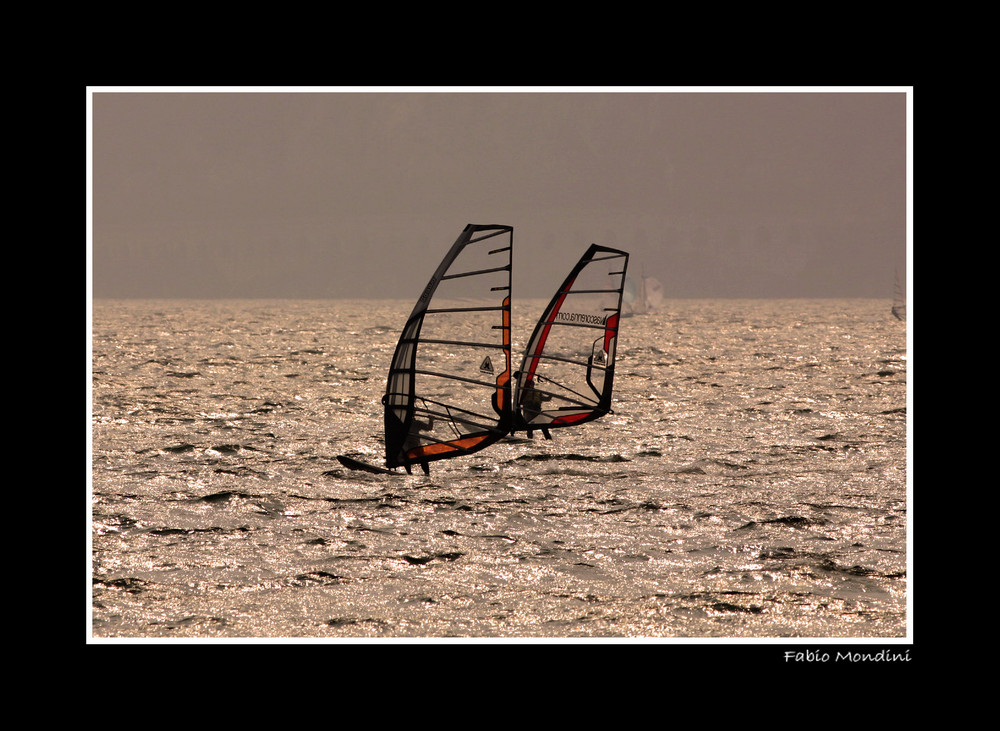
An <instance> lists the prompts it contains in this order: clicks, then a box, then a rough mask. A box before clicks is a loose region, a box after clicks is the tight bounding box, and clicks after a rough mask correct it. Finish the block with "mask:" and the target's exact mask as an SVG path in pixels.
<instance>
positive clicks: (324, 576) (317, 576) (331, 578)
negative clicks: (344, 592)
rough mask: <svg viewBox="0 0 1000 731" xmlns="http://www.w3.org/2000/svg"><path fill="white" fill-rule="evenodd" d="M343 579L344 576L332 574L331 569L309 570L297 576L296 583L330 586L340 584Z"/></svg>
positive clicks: (300, 584)
mask: <svg viewBox="0 0 1000 731" xmlns="http://www.w3.org/2000/svg"><path fill="white" fill-rule="evenodd" d="M343 580H344V577H343V576H339V575H337V574H331V573H330V572H329V571H308V572H306V573H304V574H298V575H297V576H296V577H295V583H296V584H298V585H299V586H316V585H319V586H330V585H332V584H339V583H341V582H342V581H343Z"/></svg>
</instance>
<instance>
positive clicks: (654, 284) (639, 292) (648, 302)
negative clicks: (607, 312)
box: [622, 274, 663, 316]
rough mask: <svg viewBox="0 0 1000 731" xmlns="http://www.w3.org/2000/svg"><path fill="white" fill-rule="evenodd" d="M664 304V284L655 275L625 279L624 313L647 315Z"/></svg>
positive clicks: (626, 314)
mask: <svg viewBox="0 0 1000 731" xmlns="http://www.w3.org/2000/svg"><path fill="white" fill-rule="evenodd" d="M662 304H663V285H662V284H660V282H659V280H657V279H656V278H655V277H647V276H646V275H645V274H643V275H641V276H640V277H639V279H638V281H637V280H635V279H632V278H631V277H629V278H628V279H626V281H625V290H624V293H623V305H622V314H624V315H625V316H628V315H645V314H648V313H650V312H652V311H653V310H655V309H657V308H658V307H660V305H662Z"/></svg>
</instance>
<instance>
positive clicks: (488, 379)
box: [382, 224, 514, 472]
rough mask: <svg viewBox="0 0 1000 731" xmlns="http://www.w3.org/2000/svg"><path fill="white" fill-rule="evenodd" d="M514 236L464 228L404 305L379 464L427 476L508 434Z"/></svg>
mask: <svg viewBox="0 0 1000 731" xmlns="http://www.w3.org/2000/svg"><path fill="white" fill-rule="evenodd" d="M513 240H514V229H513V227H512V226H497V225H477V224H469V225H467V226H466V227H465V229H464V230H463V231H462V233H461V235H460V236H459V237H458V239H457V240H456V241H455V243H454V244H453V245H452V247H451V249H450V250H449V251H448V254H447V255H446V256H445V257H444V259H443V260H442V261H441V264H440V265H439V266H438V268H437V271H435V272H434V275H433V276H432V277H431V279H430V282H428V284H427V286H426V287H425V288H424V290H423V293H422V294H421V295H420V298H419V299H418V300H417V303H416V305H415V306H414V307H413V311H412V312H411V313H410V317H409V319H407V321H406V326H405V327H404V328H403V332H402V334H401V335H400V338H399V342H398V343H397V344H396V350H395V353H394V354H393V357H392V362H391V364H390V366H389V377H388V382H387V384H386V392H385V396H383V397H382V403H383V405H384V407H385V463H386V467H388V468H395V467H399V466H402V467H405V468H406V471H407V472H409V471H410V467H411V465H414V464H419V465H420V466H421V467H422V468H423V470H424V471H425V472H429V469H428V463H429V462H432V461H434V460H440V459H449V458H452V457H459V456H463V455H467V454H471V453H473V452H476V451H478V450H480V449H483V448H484V447H487V446H489V445H490V444H493V443H494V442H496V441H497V440H498V439H501V438H502V437H504V436H505V435H507V434H508V433H509V432H510V428H511V420H512V408H511V388H510V376H511V356H510V295H511V257H512V249H513Z"/></svg>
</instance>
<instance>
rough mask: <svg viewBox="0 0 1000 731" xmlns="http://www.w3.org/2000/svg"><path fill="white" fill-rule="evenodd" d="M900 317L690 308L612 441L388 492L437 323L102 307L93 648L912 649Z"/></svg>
mask: <svg viewBox="0 0 1000 731" xmlns="http://www.w3.org/2000/svg"><path fill="white" fill-rule="evenodd" d="M544 304H545V302H544V301H543V300H518V301H516V302H515V306H514V312H513V325H514V331H513V333H514V334H513V340H514V353H515V357H514V364H515V366H516V365H517V364H519V362H520V353H519V348H521V347H523V346H524V344H525V341H526V340H527V337H528V336H529V335H530V333H531V329H532V327H533V325H534V321H535V319H536V318H537V317H538V316H539V315H540V313H541V310H542V308H543V306H544ZM890 306H891V302H890V301H889V300H859V299H849V300H837V299H817V300H668V301H667V302H665V303H664V306H663V307H662V308H661V309H659V310H658V311H656V312H654V313H652V314H647V315H641V316H635V317H630V318H628V319H625V320H623V322H622V328H621V334H620V339H619V340H620V341H619V349H618V361H617V373H616V382H615V397H614V409H615V411H614V413H613V414H611V415H608V416H605V417H604V418H602V419H599V420H597V421H595V422H592V423H589V424H586V425H582V426H580V427H578V428H572V429H562V430H558V431H554V432H553V439H552V440H551V441H547V440H545V439H543V438H541V437H540V435H536V438H535V439H532V440H529V439H525V438H518V439H510V440H507V441H504V442H501V443H499V444H497V445H494V446H493V447H491V448H489V449H486V450H483V451H481V452H478V453H477V454H475V455H473V456H471V457H467V458H462V459H456V460H447V461H441V462H435V463H432V464H431V474H430V476H425V475H423V474H422V473H419V471H415V473H414V475H413V476H407V475H406V474H405V473H403V472H402V471H401V472H400V474H399V475H398V476H395V475H394V476H388V475H376V474H368V473H363V472H355V471H349V470H346V469H344V468H343V467H341V466H340V464H339V463H338V462H337V459H336V457H337V455H338V454H351V455H354V456H356V457H360V458H363V459H366V460H368V461H371V462H374V463H376V464H382V459H383V452H382V407H381V404H380V399H381V396H382V393H383V391H384V389H385V378H386V368H387V366H388V363H389V360H390V357H391V354H392V350H393V348H394V347H395V343H396V339H397V337H398V335H399V331H400V329H401V327H402V325H403V322H404V321H405V319H406V316H407V315H408V314H409V311H410V309H411V307H412V302H409V301H378V300H371V301H362V300H350V301H348V300H315V301H295V300H266V301H265V300H257V301H235V300H233V301H225V300H219V301H192V300H160V301H156V300H117V301H113V300H95V301H94V302H93V305H92V357H91V364H92V374H91V376H92V378H91V386H92V392H91V413H90V414H89V419H90V423H89V426H88V428H89V431H90V436H91V438H92V445H91V450H90V452H91V464H90V465H88V471H89V477H90V486H89V487H90V498H91V500H90V513H89V514H88V515H87V519H88V520H89V521H90V545H89V546H88V550H89V552H90V560H91V567H90V568H91V573H90V575H89V576H88V577H87V580H88V590H89V592H90V596H89V611H90V616H89V617H88V622H89V623H88V632H89V635H88V641H90V642H95V641H108V640H111V639H114V638H130V639H134V638H157V639H164V638H205V639H219V638H274V639H282V640H292V639H295V640H322V639H341V640H352V641H360V640H368V639H369V638H393V639H396V640H400V639H405V640H415V639H417V638H429V639H432V640H442V639H443V638H464V639H471V640H476V639H478V640H485V639H498V640H499V639H511V638H516V639H520V640H529V639H535V640H556V639H558V640H567V641H572V640H590V641H594V640H597V639H598V638H600V639H608V640H618V641H627V640H653V639H656V640H667V641H684V640H688V641H693V640H744V641H762V640H763V641H767V640H771V641H774V640H800V641H802V640H813V641H815V640H818V639H822V638H828V639H833V640H852V641H866V640H867V641H872V640H877V641H881V642H886V641H892V640H903V639H905V638H907V637H908V636H909V635H910V627H911V625H910V623H911V622H912V618H911V616H910V613H909V605H910V602H909V601H908V597H909V587H908V566H909V562H908V558H909V554H908V538H909V525H910V521H909V514H908V510H909V508H910V505H909V493H908V473H907V435H908V428H907V424H908V422H907V403H908V399H907V339H906V338H907V336H906V324H905V323H902V322H899V321H897V320H896V319H894V318H893V317H892V315H891V313H890Z"/></svg>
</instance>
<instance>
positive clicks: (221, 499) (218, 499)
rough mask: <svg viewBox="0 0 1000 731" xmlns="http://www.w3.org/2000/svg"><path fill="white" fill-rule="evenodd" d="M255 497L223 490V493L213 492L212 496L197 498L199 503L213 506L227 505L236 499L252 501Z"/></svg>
mask: <svg viewBox="0 0 1000 731" xmlns="http://www.w3.org/2000/svg"><path fill="white" fill-rule="evenodd" d="M253 497H254V496H253V495H249V494H248V493H245V492H233V491H232V490H223V491H222V492H213V493H212V494H211V495H202V496H200V497H197V498H195V500H196V501H198V502H203V503H210V504H213V505H216V504H219V503H227V502H229V501H230V500H232V499H234V498H243V499H252V498H253Z"/></svg>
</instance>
